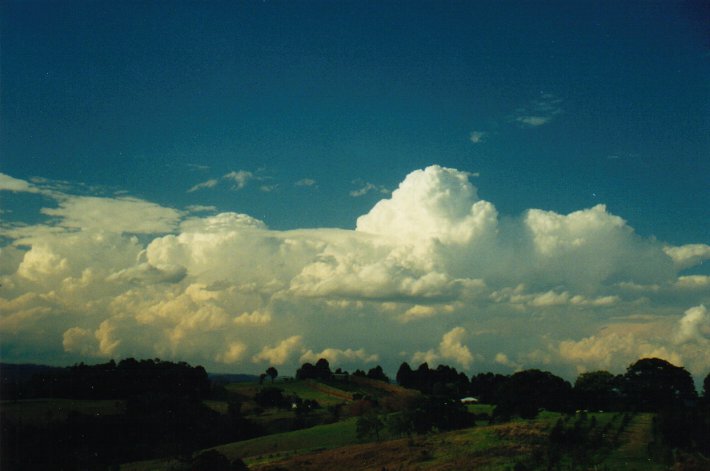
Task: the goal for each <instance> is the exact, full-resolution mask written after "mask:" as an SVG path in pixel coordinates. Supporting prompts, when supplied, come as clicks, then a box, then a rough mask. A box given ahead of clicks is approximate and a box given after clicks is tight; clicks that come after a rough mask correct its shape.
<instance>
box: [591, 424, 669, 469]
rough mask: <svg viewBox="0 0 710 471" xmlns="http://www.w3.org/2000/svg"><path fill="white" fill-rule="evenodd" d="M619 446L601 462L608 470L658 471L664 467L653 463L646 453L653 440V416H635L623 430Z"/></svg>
mask: <svg viewBox="0 0 710 471" xmlns="http://www.w3.org/2000/svg"><path fill="white" fill-rule="evenodd" d="M619 438H620V440H621V445H620V446H619V447H618V448H616V449H615V450H614V451H613V452H612V453H611V454H610V455H609V456H608V457H607V458H606V459H605V460H604V462H603V464H604V466H606V467H607V468H609V469H625V470H651V471H652V470H656V469H658V470H660V469H666V468H667V467H666V466H663V465H661V464H660V463H656V462H654V461H653V460H652V459H651V458H650V456H649V453H648V445H649V443H650V442H651V440H652V438H653V414H637V415H635V416H634V417H633V418H632V419H631V421H630V422H629V424H628V426H627V427H626V428H625V429H624V430H623V432H622V433H621V436H620V437H619Z"/></svg>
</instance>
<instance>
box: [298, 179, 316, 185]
mask: <svg viewBox="0 0 710 471" xmlns="http://www.w3.org/2000/svg"><path fill="white" fill-rule="evenodd" d="M294 185H296V186H315V185H316V181H315V180H313V179H312V178H302V179H300V180H298V181H297V182H296V183H294Z"/></svg>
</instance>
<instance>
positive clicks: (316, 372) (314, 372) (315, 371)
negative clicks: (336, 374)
mask: <svg viewBox="0 0 710 471" xmlns="http://www.w3.org/2000/svg"><path fill="white" fill-rule="evenodd" d="M332 377H333V373H332V372H331V371H330V364H329V363H328V360H326V359H325V358H321V359H320V360H318V361H317V362H316V364H315V365H313V364H311V363H308V362H306V363H304V364H303V365H301V367H300V368H299V369H298V370H296V378H297V379H331V378H332Z"/></svg>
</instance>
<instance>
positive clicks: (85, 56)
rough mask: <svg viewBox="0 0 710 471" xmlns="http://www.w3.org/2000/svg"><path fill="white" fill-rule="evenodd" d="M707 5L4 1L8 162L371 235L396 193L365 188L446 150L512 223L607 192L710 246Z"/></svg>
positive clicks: (678, 239) (162, 197)
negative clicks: (363, 227) (380, 207)
mask: <svg viewBox="0 0 710 471" xmlns="http://www.w3.org/2000/svg"><path fill="white" fill-rule="evenodd" d="M699 5H700V3H697V4H694V3H683V2H645V1H644V2H548V1H546V2H492V1H490V2H409V1H408V2H372V1H368V2H272V1H267V2H143V1H141V2H115V1H110V2H103V1H96V2H78V1H70V2H56V1H52V2H39V1H22V2H18V1H12V0H10V1H5V2H3V3H2V6H1V8H2V10H1V13H2V15H1V20H0V21H2V23H1V34H2V36H1V39H2V41H1V46H2V53H1V56H0V60H1V63H0V65H1V66H2V70H1V79H2V81H1V82H0V85H1V91H0V93H1V100H2V101H1V105H0V106H1V108H0V113H1V115H0V117H1V118H2V124H1V127H0V142H1V144H0V146H1V147H0V152H1V157H0V171H1V172H3V173H6V174H9V175H12V176H13V177H16V178H22V179H29V178H31V177H42V178H48V179H57V180H65V181H70V182H73V183H83V184H86V185H90V186H98V187H101V188H103V191H104V192H113V191H127V192H128V193H129V194H131V195H133V196H137V197H141V198H145V199H148V200H151V201H154V202H157V203H160V204H163V205H168V206H173V207H176V208H184V207H186V206H187V205H191V204H203V205H212V206H216V207H217V209H218V210H220V211H227V210H229V211H237V212H244V213H247V214H250V215H252V216H254V217H257V218H259V219H262V220H264V221H265V222H266V223H267V224H268V225H269V226H270V227H272V228H297V227H317V226H334V227H343V228H352V227H354V224H355V219H356V217H357V216H359V215H361V214H364V213H365V212H367V210H368V209H369V208H370V207H371V206H372V205H373V204H374V202H376V201H377V200H379V199H381V198H382V197H383V193H378V192H375V191H372V192H369V193H367V194H365V195H364V196H361V197H353V196H351V195H350V192H352V191H355V190H358V189H360V188H362V187H364V186H365V185H366V184H367V183H372V184H373V186H374V187H376V188H382V189H384V190H393V189H394V188H396V186H397V184H398V182H400V181H401V180H402V179H403V177H404V176H405V175H406V174H407V173H409V172H410V171H412V170H414V169H417V168H423V167H425V166H427V165H430V164H440V165H443V166H448V167H453V168H457V169H459V170H465V171H469V172H472V173H478V174H479V176H478V177H477V178H473V179H472V182H473V183H474V184H475V185H476V186H477V187H478V188H479V195H480V197H482V198H484V199H486V200H489V201H491V202H493V203H494V204H495V205H496V207H497V208H498V210H499V211H500V212H501V213H502V214H503V215H512V216H514V215H518V214H520V213H521V212H522V211H524V210H526V209H528V208H542V209H549V210H555V211H558V212H569V211H573V210H577V209H582V208H586V207H590V206H593V205H595V204H597V203H605V204H607V205H608V208H609V211H610V212H612V213H614V214H617V215H619V216H621V217H623V218H625V219H626V220H628V221H629V224H630V225H631V226H632V227H634V228H635V229H636V230H637V231H638V232H639V233H641V234H642V235H644V236H649V235H655V236H657V237H658V238H659V239H661V240H664V241H668V242H670V243H676V244H680V243H690V242H706V241H707V237H708V234H710V217H708V216H709V211H708V207H709V206H710V184H709V182H710V178H709V177H708V176H709V175H710V164H709V162H710V133H709V132H708V131H709V128H710V126H709V125H710V111H709V109H710V93H709V87H710V86H709V85H708V84H709V83H710V80H709V79H710V65H709V58H710V56H709V51H710V41H709V38H708V34H707V31H705V32H704V31H703V25H705V27H706V26H707V22H706V21H707V19H708V15H707V8H705V10H704V11H703V8H702V7H700V6H699ZM524 116H528V117H530V116H532V117H535V116H536V117H538V118H542V120H537V121H533V123H534V124H536V125H531V124H530V123H528V124H525V122H523V121H521V118H522V117H524ZM543 121H544V122H543ZM474 132H479V133H482V134H481V136H482V137H481V139H480V140H479V142H477V143H474V142H472V140H471V139H470V136H471V135H472V133H474ZM232 171H247V172H251V173H252V174H253V175H254V176H256V178H255V179H253V180H252V181H251V182H250V184H249V185H246V186H245V187H244V188H243V189H241V190H239V191H235V190H234V189H232V186H231V185H229V184H227V183H224V182H221V183H220V184H218V185H215V186H214V187H212V188H204V189H200V190H197V191H193V192H190V193H188V192H187V190H188V189H190V188H191V187H193V186H194V185H197V184H199V183H201V182H205V181H207V180H209V179H220V178H221V177H222V176H223V175H225V174H227V173H229V172H232ZM302 179H310V180H313V181H315V184H313V185H312V186H295V185H294V184H295V183H296V182H297V181H299V180H302ZM264 185H266V186H269V187H271V188H270V189H271V190H272V191H269V192H266V191H262V190H260V189H259V187H260V186H264ZM275 185H277V186H275ZM9 198H12V196H9ZM7 199H8V196H4V197H3V201H4V202H3V205H6V206H9V205H12V202H10V201H8V200H7ZM5 216H6V217H8V218H12V217H20V211H19V208H16V209H15V212H14V213H12V214H6V215H5Z"/></svg>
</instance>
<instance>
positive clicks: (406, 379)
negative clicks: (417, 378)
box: [395, 361, 413, 388]
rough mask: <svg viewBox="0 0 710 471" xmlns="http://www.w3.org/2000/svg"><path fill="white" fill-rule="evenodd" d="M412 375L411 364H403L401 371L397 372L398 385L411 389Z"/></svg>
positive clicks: (400, 366) (400, 367)
mask: <svg viewBox="0 0 710 471" xmlns="http://www.w3.org/2000/svg"><path fill="white" fill-rule="evenodd" d="M412 374H413V371H412V367H411V366H409V363H407V362H406V361H405V362H403V363H402V364H401V365H399V369H398V370H397V376H396V377H395V379H396V380H397V384H399V385H400V386H402V387H405V388H411V387H412Z"/></svg>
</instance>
